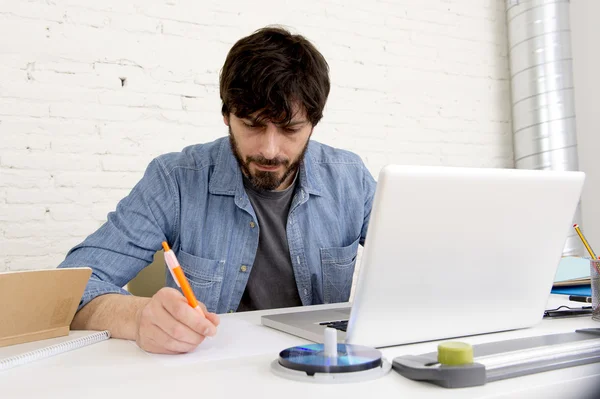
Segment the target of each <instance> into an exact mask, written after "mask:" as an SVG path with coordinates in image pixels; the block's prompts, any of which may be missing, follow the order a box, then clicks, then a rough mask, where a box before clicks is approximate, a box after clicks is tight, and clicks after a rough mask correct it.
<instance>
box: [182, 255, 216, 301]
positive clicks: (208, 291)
mask: <svg viewBox="0 0 600 399" xmlns="http://www.w3.org/2000/svg"><path fill="white" fill-rule="evenodd" d="M177 259H178V260H179V263H180V264H181V268H182V269H183V274H185V276H186V277H187V279H188V281H189V283H190V286H191V287H192V290H193V291H194V294H195V295H196V298H197V299H198V301H200V302H202V303H203V304H204V305H205V306H206V308H207V309H208V311H209V312H216V311H217V306H218V305H219V297H220V295H221V288H222V287H223V269H224V265H225V262H223V261H218V260H211V259H205V258H200V257H198V256H195V255H191V254H188V253H187V252H184V251H182V250H179V252H178V253H177Z"/></svg>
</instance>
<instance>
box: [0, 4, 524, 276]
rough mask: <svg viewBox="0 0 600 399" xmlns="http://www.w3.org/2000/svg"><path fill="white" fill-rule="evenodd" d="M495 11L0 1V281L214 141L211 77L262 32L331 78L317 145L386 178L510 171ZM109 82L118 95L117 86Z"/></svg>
mask: <svg viewBox="0 0 600 399" xmlns="http://www.w3.org/2000/svg"><path fill="white" fill-rule="evenodd" d="M504 12H505V10H504V1H503V0H477V1H474V0H381V1H378V0H375V1H364V0H361V1H356V0H352V1H349V0H325V1H316V0H307V1H303V2H302V1H297V2H286V3H285V4H284V5H282V3H281V2H280V1H275V0H261V1H253V2H250V1H242V0H237V1H227V2H222V1H217V0H211V1H202V2H199V1H191V0H164V1H160V0H143V1H142V0H105V1H101V2H99V1H91V0H65V1H61V0H51V1H50V0H48V1H45V0H38V1H27V2H24V1H19V0H3V1H1V2H0V37H3V38H4V39H3V40H2V41H0V248H1V250H2V257H0V271H2V270H19V269H28V268H51V267H55V266H56V265H57V264H58V263H59V262H60V261H61V260H62V259H63V257H64V254H65V253H66V252H67V251H68V249H69V248H71V247H72V246H73V245H75V244H76V243H78V242H79V241H81V240H82V239H83V238H85V236H86V235H88V234H89V233H91V232H93V231H94V230H95V229H96V228H97V227H99V226H100V225H101V224H102V223H103V221H104V220H105V219H106V213H107V212H108V211H110V210H112V209H114V206H115V204H116V203H117V201H118V200H119V199H120V198H122V197H123V196H124V195H126V194H127V193H128V192H129V190H130V189H131V187H132V186H133V185H134V184H135V182H136V181H137V180H138V179H139V178H140V177H141V175H142V173H143V170H144V169H145V167H146V165H147V164H148V162H150V160H151V159H152V158H153V157H155V156H156V155H158V154H160V153H163V152H167V151H178V150H180V149H181V148H183V147H184V146H186V145H189V144H193V143H201V142H206V141H211V140H213V139H215V138H217V137H219V136H222V135H224V134H226V129H225V127H224V126H223V123H222V120H221V116H220V102H219V93H218V72H219V70H220V68H221V66H222V64H223V61H224V59H225V56H226V54H227V51H228V50H229V48H230V47H231V45H232V44H233V43H234V42H235V41H236V40H237V39H239V38H240V37H242V36H245V35H247V34H249V33H251V32H252V31H253V30H255V29H257V28H259V27H262V26H264V25H268V24H274V23H277V24H283V25H286V26H288V27H290V28H292V29H293V30H295V31H297V32H299V33H302V34H304V35H305V36H307V37H308V38H309V39H311V40H312V41H313V42H314V43H315V44H316V46H317V47H318V48H319V49H320V50H321V51H322V52H323V53H324V55H325V57H326V58H327V60H328V61H329V64H330V67H331V78H332V84H333V87H332V91H331V96H330V99H329V102H328V105H327V108H326V111H325V117H324V119H323V122H322V124H320V125H319V126H318V127H317V129H316V130H315V134H314V136H313V137H314V138H315V139H317V140H320V141H322V142H325V143H328V144H332V145H335V146H339V147H344V148H347V149H349V150H353V151H355V152H357V153H358V154H360V155H361V156H362V157H363V159H364V160H365V162H366V164H367V166H368V167H369V169H370V170H371V172H372V173H373V174H374V175H377V173H378V172H379V169H380V168H381V167H382V166H383V165H385V164H386V163H389V162H395V163H414V164H433V165H462V166H484V167H512V143H511V137H510V107H509V84H508V64H507V50H506V40H505V35H506V32H505V15H504ZM121 79H125V85H124V86H122V84H121Z"/></svg>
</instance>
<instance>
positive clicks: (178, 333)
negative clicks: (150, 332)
mask: <svg viewBox="0 0 600 399" xmlns="http://www.w3.org/2000/svg"><path fill="white" fill-rule="evenodd" d="M161 305H162V306H160V307H157V308H156V309H155V312H154V320H152V322H153V324H154V325H155V326H156V327H158V328H159V329H160V330H162V331H163V332H164V333H166V334H167V335H168V336H169V337H171V338H173V339H174V340H176V341H179V342H183V343H186V344H190V345H195V346H198V345H199V344H200V343H201V342H202V341H203V340H204V336H205V334H200V333H198V332H196V331H194V330H192V329H191V328H189V327H188V326H187V325H185V324H183V323H182V322H181V321H179V320H177V319H176V318H175V317H173V315H172V314H171V313H170V312H169V311H168V310H167V309H166V308H165V307H164V305H165V304H164V303H162V304H161ZM188 307H189V306H188Z"/></svg>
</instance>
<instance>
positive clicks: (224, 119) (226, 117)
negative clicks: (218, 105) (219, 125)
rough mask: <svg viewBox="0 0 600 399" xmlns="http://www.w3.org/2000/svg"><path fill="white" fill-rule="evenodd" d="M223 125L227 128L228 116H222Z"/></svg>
mask: <svg viewBox="0 0 600 399" xmlns="http://www.w3.org/2000/svg"><path fill="white" fill-rule="evenodd" d="M223 123H224V124H225V126H229V115H223Z"/></svg>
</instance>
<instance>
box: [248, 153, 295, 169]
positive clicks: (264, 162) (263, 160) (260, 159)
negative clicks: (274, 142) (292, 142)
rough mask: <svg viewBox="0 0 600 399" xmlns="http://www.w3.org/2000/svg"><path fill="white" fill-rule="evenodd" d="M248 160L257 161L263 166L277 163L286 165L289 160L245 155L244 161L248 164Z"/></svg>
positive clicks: (277, 164)
mask: <svg viewBox="0 0 600 399" xmlns="http://www.w3.org/2000/svg"><path fill="white" fill-rule="evenodd" d="M250 162H254V163H257V164H259V165H264V166H279V165H285V166H287V165H288V164H289V163H290V161H289V160H287V159H283V158H273V159H267V158H265V157H263V156H261V155H257V156H254V155H249V156H247V157H246V163H247V164H249V163H250Z"/></svg>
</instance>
